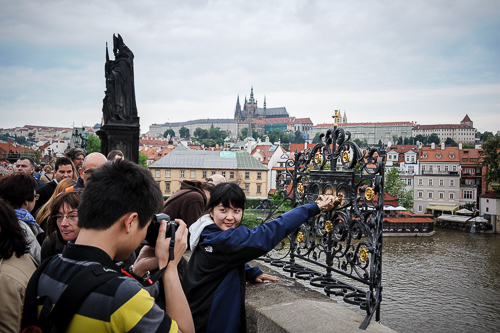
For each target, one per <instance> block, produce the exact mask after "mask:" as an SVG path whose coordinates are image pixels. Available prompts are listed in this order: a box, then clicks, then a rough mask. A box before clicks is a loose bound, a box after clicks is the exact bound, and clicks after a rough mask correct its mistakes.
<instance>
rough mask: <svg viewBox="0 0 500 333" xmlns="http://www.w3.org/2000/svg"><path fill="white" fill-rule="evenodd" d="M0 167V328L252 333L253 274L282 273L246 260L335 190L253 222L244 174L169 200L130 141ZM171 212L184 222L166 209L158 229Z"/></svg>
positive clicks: (187, 189) (187, 188)
mask: <svg viewBox="0 0 500 333" xmlns="http://www.w3.org/2000/svg"><path fill="white" fill-rule="evenodd" d="M0 171H1V172H0V304H2V306H1V307H0V318H1V320H0V332H20V331H21V330H22V329H23V330H26V331H27V330H30V329H33V328H34V327H38V328H41V330H42V331H44V332H45V331H47V332H48V331H50V332H55V331H58V332H88V331H95V332H128V331H135V332H160V331H161V332H163V331H165V332H177V331H179V332H194V331H195V330H196V331H197V332H245V330H246V328H245V322H246V321H245V305H244V300H245V284H246V283H247V282H257V283H260V282H263V281H264V280H269V281H276V280H277V278H276V277H274V276H270V275H267V274H264V273H263V272H262V271H261V270H260V269H259V268H258V267H250V266H249V265H248V264H247V262H248V261H250V260H252V259H255V258H257V257H259V256H261V255H263V254H264V253H266V252H268V251H270V250H271V249H272V248H273V247H274V246H275V245H276V244H278V243H279V242H280V241H281V240H282V239H283V238H285V237H286V235H288V234H289V233H291V232H292V231H293V230H294V229H296V228H297V227H298V226H300V225H301V224H302V223H304V222H305V221H306V220H307V219H309V218H311V217H313V216H314V215H317V214H318V213H319V211H320V209H321V208H323V207H326V206H327V205H328V204H329V203H330V201H331V199H330V198H324V199H320V200H319V201H318V203H310V204H307V205H304V206H301V207H298V208H295V209H293V210H291V211H290V212H288V213H286V214H284V215H282V216H281V217H279V218H278V219H276V220H274V221H271V222H268V223H266V224H265V225H264V226H260V227H255V228H253V229H252V230H249V229H248V228H246V227H243V226H241V221H242V218H243V213H244V210H245V205H246V197H245V194H244V192H243V190H242V189H241V188H240V187H239V186H238V185H237V184H235V183H230V182H226V179H225V178H224V177H222V176H220V175H213V176H212V177H210V178H207V179H205V180H203V181H198V180H192V181H184V182H182V184H181V189H180V190H179V191H177V192H176V193H175V194H174V195H172V196H171V197H170V198H169V200H167V201H166V202H164V201H163V195H162V193H161V190H160V188H159V186H158V184H157V182H156V181H154V179H153V177H152V175H151V173H150V172H149V170H147V169H146V168H143V167H141V166H139V165H137V164H135V163H132V162H130V161H127V160H126V159H125V158H124V156H123V153H121V152H120V151H112V152H110V153H109V154H108V156H107V157H106V156H104V155H102V154H100V153H91V154H88V155H85V153H84V151H83V150H79V149H72V150H69V151H68V152H67V153H66V154H65V156H64V157H60V158H58V159H57V161H55V163H54V164H53V165H48V164H46V165H36V164H35V163H34V162H33V160H31V159H30V158H28V157H21V158H20V159H19V160H18V161H17V162H16V163H15V164H14V165H9V164H7V163H3V165H2V166H1V167H0ZM161 212H163V213H166V214H168V216H170V219H171V220H175V223H174V224H175V225H176V227H175V228H174V227H172V224H171V223H167V222H169V221H166V220H165V217H164V215H162V216H163V220H162V221H161V222H160V224H159V227H156V229H154V228H153V225H156V224H154V223H152V222H151V221H155V220H156V217H155V216H156V214H158V213H161ZM150 233H153V235H154V236H153V237H156V242H155V244H154V247H152V246H150V243H149V244H148V243H147V242H144V240H145V238H146V235H148V237H149V234H150ZM156 234H157V236H156ZM188 236H189V240H188ZM148 239H149V238H148ZM188 243H189V246H188ZM188 248H189V249H190V250H191V251H192V255H191V259H190V261H189V264H188V267H187V269H186V272H185V274H184V277H183V279H182V282H181V280H180V279H179V273H178V270H177V266H178V263H179V261H180V259H181V257H182V255H183V253H184V252H185V251H186V249H188ZM37 267H38V268H37Z"/></svg>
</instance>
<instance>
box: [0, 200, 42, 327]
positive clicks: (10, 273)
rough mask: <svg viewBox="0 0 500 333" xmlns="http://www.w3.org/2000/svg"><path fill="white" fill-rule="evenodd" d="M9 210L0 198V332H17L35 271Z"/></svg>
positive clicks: (14, 216)
mask: <svg viewBox="0 0 500 333" xmlns="http://www.w3.org/2000/svg"><path fill="white" fill-rule="evenodd" d="M28 249H29V248H28V241H27V239H26V237H25V234H24V231H23V229H22V228H21V225H20V224H19V222H18V220H17V216H16V214H15V213H14V210H13V208H12V207H11V206H10V205H8V204H7V203H6V202H5V201H3V200H1V199H0V304H1V306H0V332H19V330H20V327H21V317H22V314H23V303H24V295H25V291H26V286H27V285H28V281H29V279H30V277H31V275H32V274H33V272H34V271H35V269H36V266H35V260H34V259H33V257H31V255H30V254H29V253H28Z"/></svg>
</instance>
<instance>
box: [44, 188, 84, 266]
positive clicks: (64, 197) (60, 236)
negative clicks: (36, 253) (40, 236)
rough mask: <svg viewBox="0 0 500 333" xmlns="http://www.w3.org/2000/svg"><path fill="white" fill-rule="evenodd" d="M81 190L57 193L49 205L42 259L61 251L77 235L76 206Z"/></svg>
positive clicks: (78, 203) (78, 229)
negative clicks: (50, 205)
mask: <svg viewBox="0 0 500 333" xmlns="http://www.w3.org/2000/svg"><path fill="white" fill-rule="evenodd" d="M81 193H82V191H81V190H73V191H69V192H64V193H61V194H59V195H58V196H57V197H56V198H55V200H54V202H53V204H52V207H51V210H50V217H49V219H48V220H47V238H45V240H44V241H43V244H42V261H43V260H45V259H46V258H48V257H51V256H53V255H56V254H59V253H62V252H63V249H64V246H65V245H66V243H67V242H69V241H74V240H75V239H76V238H77V237H78V233H79V232H80V228H79V227H78V206H79V205H80V199H81Z"/></svg>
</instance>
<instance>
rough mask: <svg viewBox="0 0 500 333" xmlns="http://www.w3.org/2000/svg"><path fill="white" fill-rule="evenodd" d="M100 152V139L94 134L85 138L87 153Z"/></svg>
mask: <svg viewBox="0 0 500 333" xmlns="http://www.w3.org/2000/svg"><path fill="white" fill-rule="evenodd" d="M100 152H101V139H99V137H97V136H95V135H93V134H92V135H90V136H89V137H88V138H87V154H90V153H100Z"/></svg>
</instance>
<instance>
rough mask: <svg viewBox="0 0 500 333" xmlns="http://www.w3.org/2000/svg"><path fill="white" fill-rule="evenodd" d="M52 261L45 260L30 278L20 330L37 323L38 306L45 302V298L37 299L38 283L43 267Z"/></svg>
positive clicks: (49, 259)
mask: <svg viewBox="0 0 500 333" xmlns="http://www.w3.org/2000/svg"><path fill="white" fill-rule="evenodd" d="M51 260H52V257H49V258H47V259H45V260H44V261H43V262H42V263H41V264H40V266H38V268H37V269H36V270H35V272H34V273H33V275H32V276H31V278H30V280H29V282H28V286H27V287H26V291H25V296H24V307H23V318H22V321H21V328H26V327H28V326H32V325H36V324H37V323H38V319H37V317H38V306H39V305H42V304H43V303H44V302H45V298H43V297H40V298H37V291H38V281H39V280H40V276H41V275H42V273H43V270H44V269H45V267H47V265H48V263H49V262H50V261H51Z"/></svg>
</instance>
